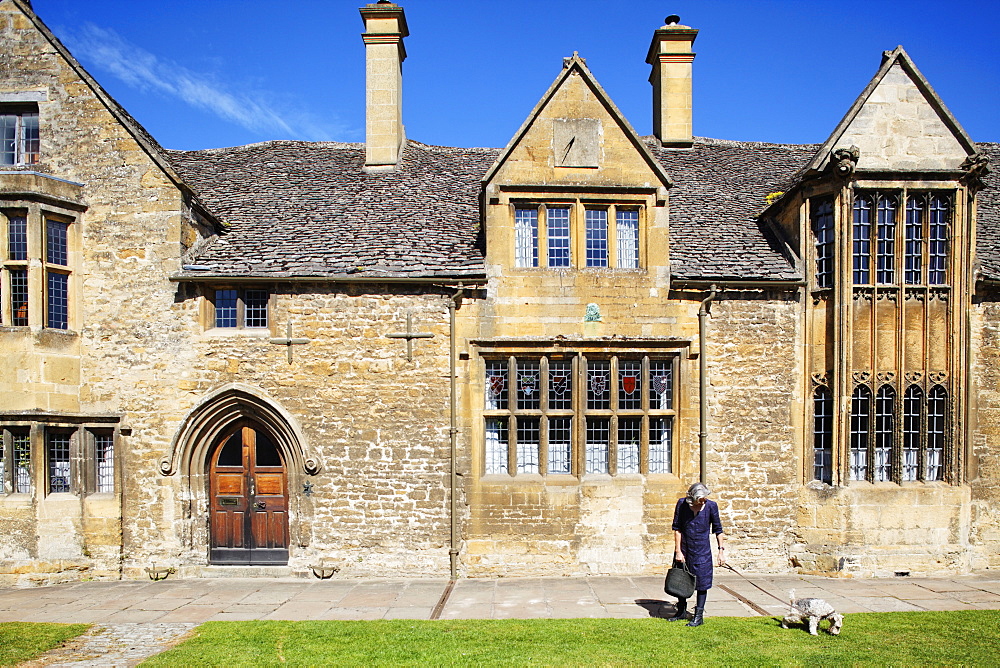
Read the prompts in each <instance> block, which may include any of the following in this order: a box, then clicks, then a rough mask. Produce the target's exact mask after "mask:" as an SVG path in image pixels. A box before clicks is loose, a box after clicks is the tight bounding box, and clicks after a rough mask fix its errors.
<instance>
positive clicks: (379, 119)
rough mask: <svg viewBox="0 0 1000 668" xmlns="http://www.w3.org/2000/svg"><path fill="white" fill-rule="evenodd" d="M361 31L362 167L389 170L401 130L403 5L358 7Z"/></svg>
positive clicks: (382, 1) (386, 1) (382, 0)
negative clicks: (363, 28)
mask: <svg viewBox="0 0 1000 668" xmlns="http://www.w3.org/2000/svg"><path fill="white" fill-rule="evenodd" d="M360 11H361V19H362V20H363V21H364V22H365V32H364V33H363V34H362V35H361V38H362V39H363V40H364V42H365V62H366V66H365V88H366V92H365V121H366V122H365V169H367V170H368V171H391V170H392V169H394V168H395V167H396V164H397V163H398V162H399V157H400V153H401V151H402V149H403V144H404V142H405V141H406V133H405V131H404V130H403V61H404V60H405V59H406V49H405V48H404V47H403V38H404V37H406V36H407V35H409V34H410V32H409V30H407V28H406V16H405V15H404V14H403V8H402V7H400V6H399V5H397V4H395V3H393V2H391V0H379V1H378V2H376V3H374V4H368V5H365V6H364V7H362V8H361V10H360Z"/></svg>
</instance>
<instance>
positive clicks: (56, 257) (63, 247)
mask: <svg viewBox="0 0 1000 668" xmlns="http://www.w3.org/2000/svg"><path fill="white" fill-rule="evenodd" d="M68 227H69V226H68V225H67V224H66V223H63V222H60V221H58V220H46V221H45V261H46V262H48V263H49V264H58V265H62V266H64V267H65V266H66V264H67V259H66V255H67V250H68V249H67V244H66V230H67V228H68Z"/></svg>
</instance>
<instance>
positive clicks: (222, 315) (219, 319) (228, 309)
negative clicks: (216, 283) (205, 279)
mask: <svg viewBox="0 0 1000 668" xmlns="http://www.w3.org/2000/svg"><path fill="white" fill-rule="evenodd" d="M236 305H237V292H236V290H216V291H215V326H216V327H236Z"/></svg>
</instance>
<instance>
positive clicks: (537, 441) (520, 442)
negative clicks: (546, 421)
mask: <svg viewBox="0 0 1000 668" xmlns="http://www.w3.org/2000/svg"><path fill="white" fill-rule="evenodd" d="M541 443H542V439H541V419H540V418H536V417H518V419H517V472H518V473H538V453H539V448H540V447H541Z"/></svg>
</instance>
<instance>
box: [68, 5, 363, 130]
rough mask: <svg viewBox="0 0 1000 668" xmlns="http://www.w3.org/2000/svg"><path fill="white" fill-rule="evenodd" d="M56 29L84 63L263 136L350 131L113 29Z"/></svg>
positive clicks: (89, 26) (340, 124)
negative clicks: (157, 51)
mask: <svg viewBox="0 0 1000 668" xmlns="http://www.w3.org/2000/svg"><path fill="white" fill-rule="evenodd" d="M60 32H61V33H62V38H63V41H64V42H65V43H66V46H67V47H69V49H70V51H72V52H73V54H74V55H76V56H77V58H79V59H80V60H81V61H83V62H85V63H87V64H88V65H91V66H94V67H97V68H100V69H102V70H104V71H106V72H108V73H110V74H111V75H112V76H115V77H117V78H118V79H120V80H122V81H123V82H125V83H126V84H128V85H129V86H132V87H133V88H136V89H138V90H141V91H145V92H152V93H157V94H160V95H166V96H169V97H174V98H177V99H179V100H181V101H183V102H184V103H186V104H188V105H190V106H192V107H196V108H198V109H202V110H204V111H207V112H209V113H212V114H215V115H216V116H218V117H220V118H222V119H224V120H226V121H229V122H231V123H235V124H237V125H239V126H241V127H243V128H245V129H247V130H250V131H252V132H254V133H257V134H259V135H261V136H264V137H269V138H282V139H306V140H311V141H331V140H332V139H334V138H335V137H343V136H344V135H347V134H353V133H352V132H351V131H350V129H349V128H348V127H347V125H346V124H344V123H341V122H338V121H336V119H334V120H332V121H331V120H327V121H321V120H319V119H317V118H315V117H313V116H311V115H310V114H309V113H308V112H304V111H302V110H301V108H297V107H295V106H294V105H292V106H293V108H292V109H280V108H277V107H275V106H269V105H268V104H267V103H264V102H262V101H263V100H271V101H273V100H276V99H278V98H277V97H276V96H275V95H272V94H268V93H265V92H262V91H253V92H252V93H251V92H240V91H235V90H231V87H230V86H227V85H226V84H224V83H221V82H219V81H217V80H216V78H215V77H213V76H211V75H209V74H205V73H200V72H193V71H191V70H189V69H187V68H185V67H183V66H181V65H178V64H177V63H173V62H170V61H169V60H164V59H161V58H159V57H158V56H156V55H155V54H152V53H150V52H149V51H146V50H145V49H143V48H141V47H138V46H136V45H134V44H132V43H130V42H128V41H127V40H125V39H124V38H122V37H121V36H120V35H119V34H118V33H116V32H115V31H113V30H109V29H107V28H101V27H99V26H96V25H94V24H92V23H85V24H84V25H83V26H82V27H80V28H79V29H76V30H71V31H65V30H63V31H60Z"/></svg>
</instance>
